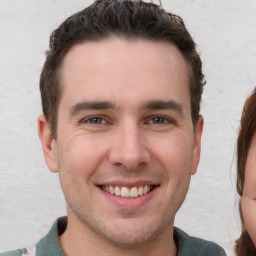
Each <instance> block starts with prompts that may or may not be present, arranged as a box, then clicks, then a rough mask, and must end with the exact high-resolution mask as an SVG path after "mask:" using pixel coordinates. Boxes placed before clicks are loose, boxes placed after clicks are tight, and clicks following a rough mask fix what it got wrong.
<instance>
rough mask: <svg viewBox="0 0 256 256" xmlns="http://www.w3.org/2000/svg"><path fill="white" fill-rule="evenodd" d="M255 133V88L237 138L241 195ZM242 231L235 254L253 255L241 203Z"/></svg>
mask: <svg viewBox="0 0 256 256" xmlns="http://www.w3.org/2000/svg"><path fill="white" fill-rule="evenodd" d="M255 133H256V88H255V89H254V91H253V92H252V94H251V95H250V96H249V97H248V98H247V100H246V102H245V104H244V108H243V112H242V117H241V123H240V131H239V135H238V139H237V182H236V189H237V193H238V194H239V195H240V196H242V195H243V190H244V181H245V165H246V160H247V155H248V151H249V148H250V145H251V141H252V139H253V136H254V134H255ZM239 211H240V216H241V221H242V232H241V235H240V237H239V238H238V239H237V240H236V244H235V252H236V255H237V256H255V255H256V249H255V247H254V244H253V242H252V240H251V238H250V236H249V234H248V232H247V230H246V228H245V226H244V220H243V212H242V209H241V205H240V206H239Z"/></svg>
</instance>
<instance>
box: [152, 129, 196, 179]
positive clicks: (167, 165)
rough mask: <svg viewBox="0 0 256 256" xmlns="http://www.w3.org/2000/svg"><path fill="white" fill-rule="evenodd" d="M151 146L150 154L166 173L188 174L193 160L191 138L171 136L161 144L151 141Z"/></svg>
mask: <svg viewBox="0 0 256 256" xmlns="http://www.w3.org/2000/svg"><path fill="white" fill-rule="evenodd" d="M153 145H154V147H153ZM153 145H152V146H151V149H152V154H153V155H154V157H155V158H156V159H157V161H158V162H159V163H161V165H162V166H163V168H164V169H165V170H167V171H168V173H170V172H174V174H175V175H178V174H179V173H181V175H182V174H183V173H184V172H188V173H189V172H190V169H191V166H192V158H193V154H192V151H193V143H192V141H191V138H188V137H185V136H184V135H183V136H182V135H177V134H175V135H174V134H173V135H169V136H166V137H165V138H164V139H163V140H161V142H159V141H155V142H154V141H153ZM156 145H157V146H156Z"/></svg>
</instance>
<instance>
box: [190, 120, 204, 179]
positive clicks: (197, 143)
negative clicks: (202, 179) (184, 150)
mask: <svg viewBox="0 0 256 256" xmlns="http://www.w3.org/2000/svg"><path fill="white" fill-rule="evenodd" d="M203 127H204V118H203V117H202V116H200V117H199V119H198V122H197V126H196V130H195V132H194V147H193V166H192V171H191V174H192V175H194V174H195V173H196V172H197V167H198V164H199V160H200V153H201V137H202V133H203Z"/></svg>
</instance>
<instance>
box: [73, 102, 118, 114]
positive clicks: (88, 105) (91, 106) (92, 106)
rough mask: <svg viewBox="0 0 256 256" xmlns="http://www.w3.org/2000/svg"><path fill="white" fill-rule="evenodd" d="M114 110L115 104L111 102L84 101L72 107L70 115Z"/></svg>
mask: <svg viewBox="0 0 256 256" xmlns="http://www.w3.org/2000/svg"><path fill="white" fill-rule="evenodd" d="M114 108H115V106H114V104H113V103H111V102H109V101H83V102H80V103H77V104H76V105H74V106H72V107H71V109H70V115H76V114H78V113H79V112H81V111H84V110H100V109H114Z"/></svg>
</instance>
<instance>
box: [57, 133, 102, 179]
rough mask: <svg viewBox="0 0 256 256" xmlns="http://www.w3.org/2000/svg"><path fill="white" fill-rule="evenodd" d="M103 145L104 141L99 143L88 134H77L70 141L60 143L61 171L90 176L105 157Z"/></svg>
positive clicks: (59, 161)
mask: <svg viewBox="0 0 256 256" xmlns="http://www.w3.org/2000/svg"><path fill="white" fill-rule="evenodd" d="M101 145H102V143H98V142H97V141H96V140H95V139H94V140H90V139H88V138H87V137H86V136H77V137H76V138H74V139H72V141H69V143H66V144H65V145H60V146H59V147H58V148H59V151H58V164H59V169H60V171H65V172H69V174H70V175H77V176H78V177H81V176H87V178H88V177H89V176H91V175H92V174H93V173H94V171H95V170H96V169H97V166H98V165H99V164H100V162H101V160H102V158H104V148H103V147H102V146H101ZM103 145H104V144H103Z"/></svg>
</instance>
